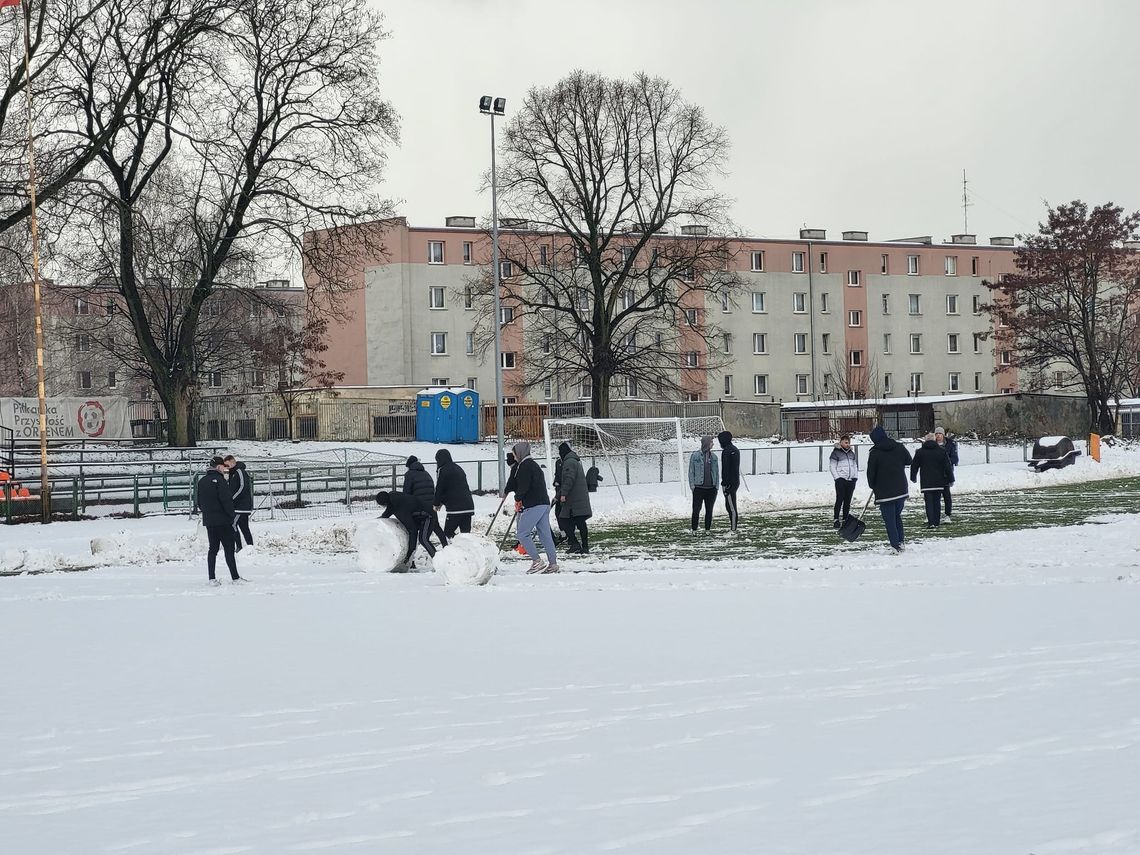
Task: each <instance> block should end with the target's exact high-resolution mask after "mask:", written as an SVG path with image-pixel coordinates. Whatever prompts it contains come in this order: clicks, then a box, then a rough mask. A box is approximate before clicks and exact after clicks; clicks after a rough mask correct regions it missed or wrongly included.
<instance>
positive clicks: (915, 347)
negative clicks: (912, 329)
mask: <svg viewBox="0 0 1140 855" xmlns="http://www.w3.org/2000/svg"><path fill="white" fill-rule="evenodd" d="M910 352H911V353H922V335H921V333H911V334H910Z"/></svg>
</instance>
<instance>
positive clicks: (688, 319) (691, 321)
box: [685, 309, 697, 327]
mask: <svg viewBox="0 0 1140 855" xmlns="http://www.w3.org/2000/svg"><path fill="white" fill-rule="evenodd" d="M685 323H687V324H688V325H689V326H691V327H695V326H696V325H697V310H696V309H685Z"/></svg>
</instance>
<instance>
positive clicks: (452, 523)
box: [434, 448, 475, 540]
mask: <svg viewBox="0 0 1140 855" xmlns="http://www.w3.org/2000/svg"><path fill="white" fill-rule="evenodd" d="M435 462H436V466H438V467H439V468H438V469H437V470H436V473H435V503H434V510H435V511H436V512H438V511H439V509H440V508H447V520H446V521H445V523H444V526H443V536H444V537H445V538H447V539H448V540H450V539H451V538H452V537H454V536H455V532H456V531H457V530H458V531H461V532H463V533H464V534H469V533H470V532H471V518H472V517H473V516H474V515H475V500H474V499H472V498H471V488H470V487H469V486H468V485H467V473H466V472H464V471H463V467H462V466H460V465H459V464H458V463H455V462H454V461H452V459H451V452H450V451H448V450H447V449H446V448H441V449H440V450H439V451H437V452H436V453H435Z"/></svg>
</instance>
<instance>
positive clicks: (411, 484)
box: [404, 454, 447, 546]
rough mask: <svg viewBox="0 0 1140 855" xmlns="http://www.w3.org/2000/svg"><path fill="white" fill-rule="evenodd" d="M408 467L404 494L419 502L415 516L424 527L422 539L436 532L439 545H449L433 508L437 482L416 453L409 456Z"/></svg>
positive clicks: (405, 475) (405, 474)
mask: <svg viewBox="0 0 1140 855" xmlns="http://www.w3.org/2000/svg"><path fill="white" fill-rule="evenodd" d="M407 467H408V470H407V471H406V472H405V473H404V495H405V496H411V497H412V498H413V499H415V500H416V501H417V502H419V505H420V509H419V510H418V511H417V512H416V515H415V516H416V521H417V522H418V523H419V524H420V525H421V526H422V527H423V529H424V535H423V537H422V538H421V540H427V539H429V538H430V537H431V536H432V535H433V534H435V535H437V536H438V537H439V545H440V546H447V535H445V534H444V533H443V529H442V528H440V527H439V517H438V516H436V514H435V511H434V510H433V505H434V503H435V482H434V481H432V480H431V476H430V475H428V473H427V470H426V469H424V465H423V464H422V463H420V459H419V458H418V457H416V456H415V455H414V454H413V455H412V456H411V457H409V458H408V462H407Z"/></svg>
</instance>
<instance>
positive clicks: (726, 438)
mask: <svg viewBox="0 0 1140 855" xmlns="http://www.w3.org/2000/svg"><path fill="white" fill-rule="evenodd" d="M716 438H717V439H718V440H719V441H720V447H721V448H728V444H729V443H730V442H732V434H731V433H729V432H728V431H726V430H722V431H721V432H720V433H718V434H717V435H716Z"/></svg>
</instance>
